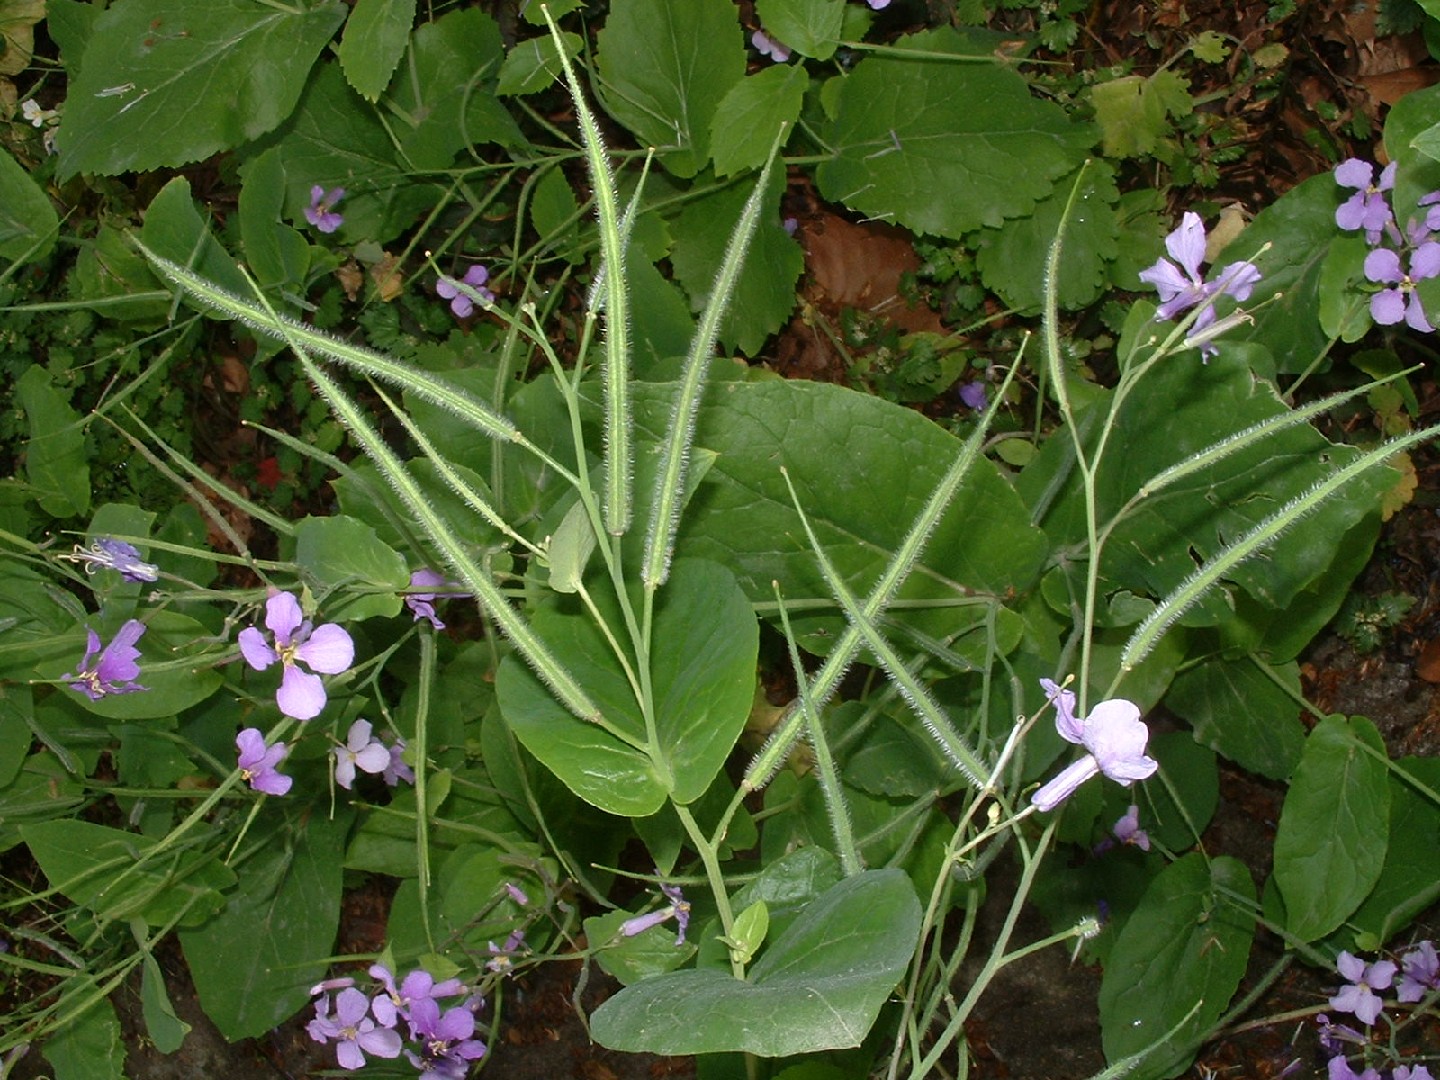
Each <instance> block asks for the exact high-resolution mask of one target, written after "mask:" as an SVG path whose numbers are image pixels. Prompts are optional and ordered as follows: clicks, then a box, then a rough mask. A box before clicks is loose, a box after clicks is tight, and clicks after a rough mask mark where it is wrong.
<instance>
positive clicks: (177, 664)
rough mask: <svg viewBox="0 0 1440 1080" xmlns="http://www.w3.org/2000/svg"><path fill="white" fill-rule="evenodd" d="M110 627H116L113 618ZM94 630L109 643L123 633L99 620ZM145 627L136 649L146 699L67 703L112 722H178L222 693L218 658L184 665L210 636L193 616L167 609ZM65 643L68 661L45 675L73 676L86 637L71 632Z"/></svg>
mask: <svg viewBox="0 0 1440 1080" xmlns="http://www.w3.org/2000/svg"><path fill="white" fill-rule="evenodd" d="M110 622H111V623H114V620H113V618H112V620H111V621H110ZM93 625H94V628H95V630H96V632H97V633H99V634H100V636H101V638H102V639H104V640H105V641H106V642H108V641H109V640H110V637H111V635H112V634H113V633H114V631H115V630H118V629H119V628H120V627H119V624H118V623H114V625H110V624H109V623H102V622H101V621H100V620H99V619H96V620H93ZM145 627H146V629H145V635H144V636H143V637H142V638H141V639H140V641H139V643H138V646H137V647H138V648H139V649H140V661H139V663H140V678H139V679H137V680H136V681H137V682H139V683H140V685H141V686H143V687H145V691H144V692H143V693H139V692H137V693H133V694H107V695H106V696H105V697H102V698H101V699H100V700H99V701H91V700H90V699H89V698H88V697H86V696H85V695H84V694H80V693H77V692H75V691H69V692H68V696H67V698H66V700H67V701H69V702H70V703H71V704H72V705H74V706H75V707H77V708H82V709H84V710H85V711H86V712H90V713H94V714H95V715H97V716H105V717H109V718H110V719H112V720H154V719H160V718H162V717H164V718H169V717H174V716H177V715H179V713H180V712H182V711H183V710H185V709H188V708H190V706H192V705H195V704H198V703H199V702H201V701H204V700H205V699H206V698H208V697H209V696H210V695H211V694H213V693H214V692H215V691H216V690H218V689H219V688H220V684H221V683H222V682H224V678H223V677H222V676H221V674H220V672H219V671H217V670H216V669H215V667H214V666H213V657H212V658H209V659H206V660H204V661H203V662H202V665H199V666H191V665H189V664H187V663H186V662H185V659H184V657H185V655H186V653H187V652H190V651H191V650H193V648H194V645H195V642H196V641H198V640H200V639H201V638H205V637H208V636H209V635H210V631H209V630H207V628H206V627H205V626H204V625H202V624H201V623H199V622H197V621H195V620H194V619H192V618H191V617H190V616H189V615H182V614H181V613H180V612H178V611H166V610H163V609H162V610H156V611H150V612H147V613H146V614H145ZM65 642H66V644H67V646H68V648H67V649H66V653H67V655H66V657H65V658H64V659H63V660H57V661H52V662H50V663H48V664H46V665H44V666H43V667H42V669H41V670H43V671H45V672H46V674H47V675H48V676H49V677H50V678H52V679H58V678H60V677H61V676H62V675H67V674H69V673H70V672H71V671H73V670H74V668H75V665H76V664H77V663H78V662H79V660H80V658H81V656H83V655H84V652H85V642H86V638H85V635H84V633H83V632H74V631H72V633H71V634H69V635H67V637H66V638H65Z"/></svg>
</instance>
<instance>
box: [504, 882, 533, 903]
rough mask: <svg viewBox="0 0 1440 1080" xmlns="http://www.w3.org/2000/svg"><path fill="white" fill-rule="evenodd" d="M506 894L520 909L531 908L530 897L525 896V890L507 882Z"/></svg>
mask: <svg viewBox="0 0 1440 1080" xmlns="http://www.w3.org/2000/svg"><path fill="white" fill-rule="evenodd" d="M505 892H506V894H507V895H508V896H509V897H510V899H511V900H513V901H514V902H515V903H516V904H518V905H519V906H520V907H529V906H530V897H528V896H527V895H525V890H524V889H522V888H520V886H519V885H513V884H511V883H510V882H508V881H507V882H506V883H505Z"/></svg>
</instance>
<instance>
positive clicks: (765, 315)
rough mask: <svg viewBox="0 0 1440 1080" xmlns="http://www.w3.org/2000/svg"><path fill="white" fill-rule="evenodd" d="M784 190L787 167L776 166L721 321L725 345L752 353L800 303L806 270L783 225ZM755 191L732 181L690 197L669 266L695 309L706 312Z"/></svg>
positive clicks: (693, 309) (798, 248)
mask: <svg viewBox="0 0 1440 1080" xmlns="http://www.w3.org/2000/svg"><path fill="white" fill-rule="evenodd" d="M766 152H767V153H768V152H769V147H768V146H767V147H766ZM784 190H785V173H784V170H781V169H776V170H775V171H774V173H773V174H772V176H771V180H770V190H769V191H767V192H766V193H765V204H766V205H765V209H763V210H762V211H761V213H762V215H763V217H762V218H761V221H760V224H759V226H758V227H757V228H756V230H755V236H754V238H753V239H752V240H751V241H750V251H749V253H748V255H747V257H746V259H745V266H744V269H743V271H742V272H741V275H740V280H739V282H738V284H737V285H736V288H735V293H734V295H733V296H732V297H731V300H730V306H729V308H727V309H726V311H725V314H724V317H723V319H722V321H721V323H720V341H721V342H722V343H723V344H724V345H725V347H726V348H729V349H739V350H740V351H741V352H743V353H746V354H747V355H750V356H754V355H755V354H756V353H758V352H759V351H760V349H761V347H762V346H763V345H764V344H765V340H766V338H768V337H769V336H770V335H771V334H773V333H774V332H775V331H776V330H779V329H780V327H781V326H783V325H784V324H785V320H786V319H787V318H789V316H790V312H791V310H792V309H793V308H794V307H795V279H796V278H798V277H799V276H800V274H801V272H802V271H803V270H804V269H805V256H804V253H803V252H802V251H801V250H800V245H799V244H797V243H796V242H795V241H794V240H793V239H791V237H790V235H789V234H788V233H786V232H785V229H784V228H783V227H782V226H781V224H780V196H781V195H782V194H783V193H784ZM750 191H751V187H750V185H749V184H746V183H737V184H731V185H730V186H729V187H726V188H723V189H721V190H719V191H715V192H713V193H711V194H707V195H701V196H699V197H697V198H694V199H691V200H689V201H687V202H686V204H685V209H684V210H682V211H681V213H680V219H679V221H677V222H676V225H675V246H674V248H673V249H672V250H671V253H670V265H671V266H672V267H673V268H674V271H675V277H676V278H677V279H678V280H679V281H680V283H681V285H683V286H684V288H685V291H686V293H687V294H689V296H690V308H691V310H692V311H701V310H703V309H704V307H705V304H706V303H707V302H708V301H709V299H710V293H711V290H712V289H713V288H714V286H715V275H716V273H717V272H718V271H719V269H720V266H721V263H722V262H723V261H724V258H725V250H726V248H727V247H728V246H729V244H730V235H731V233H733V232H734V231H735V223H736V222H737V221H738V220H739V218H740V213H741V210H742V209H743V208H744V206H745V201H746V200H747V199H748V198H749V197H750Z"/></svg>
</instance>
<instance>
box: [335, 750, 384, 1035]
mask: <svg viewBox="0 0 1440 1080" xmlns="http://www.w3.org/2000/svg"><path fill="white" fill-rule="evenodd" d="M332 752H333V753H334V754H335V782H336V783H337V784H339V785H340V786H341V787H343V788H344V789H345V790H346V791H349V790H350V788H351V786H352V785H353V784H354V783H355V755H354V754H352V753H351V752H350V751H349V750H346V749H345V747H343V746H337V747H335V748H334V749H333V751H332ZM377 1015H378V1014H377Z"/></svg>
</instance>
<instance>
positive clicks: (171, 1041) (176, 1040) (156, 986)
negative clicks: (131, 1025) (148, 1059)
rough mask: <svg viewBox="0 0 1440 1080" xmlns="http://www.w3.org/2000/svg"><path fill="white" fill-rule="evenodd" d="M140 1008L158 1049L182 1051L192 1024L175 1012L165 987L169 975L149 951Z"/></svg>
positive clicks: (148, 1032) (147, 1030)
mask: <svg viewBox="0 0 1440 1080" xmlns="http://www.w3.org/2000/svg"><path fill="white" fill-rule="evenodd" d="M140 1007H141V1010H142V1012H143V1014H144V1017H145V1032H146V1034H148V1035H149V1036H150V1041H151V1042H153V1043H154V1044H155V1049H156V1050H159V1051H160V1053H162V1054H173V1053H174V1052H175V1051H176V1050H179V1049H180V1044H181V1043H183V1042H184V1041H185V1036H186V1035H188V1034H189V1033H190V1025H189V1024H187V1023H185V1021H184V1020H181V1019H180V1017H178V1016H176V1015H175V1006H174V1005H172V1004H171V1003H170V995H169V994H168V993H167V992H166V990H165V975H164V973H163V972H162V971H161V970H160V965H159V964H158V963H157V962H156V960H155V957H154V955H152V954H151V953H149V952H146V953H145V956H144V958H143V959H142V960H141V975H140Z"/></svg>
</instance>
